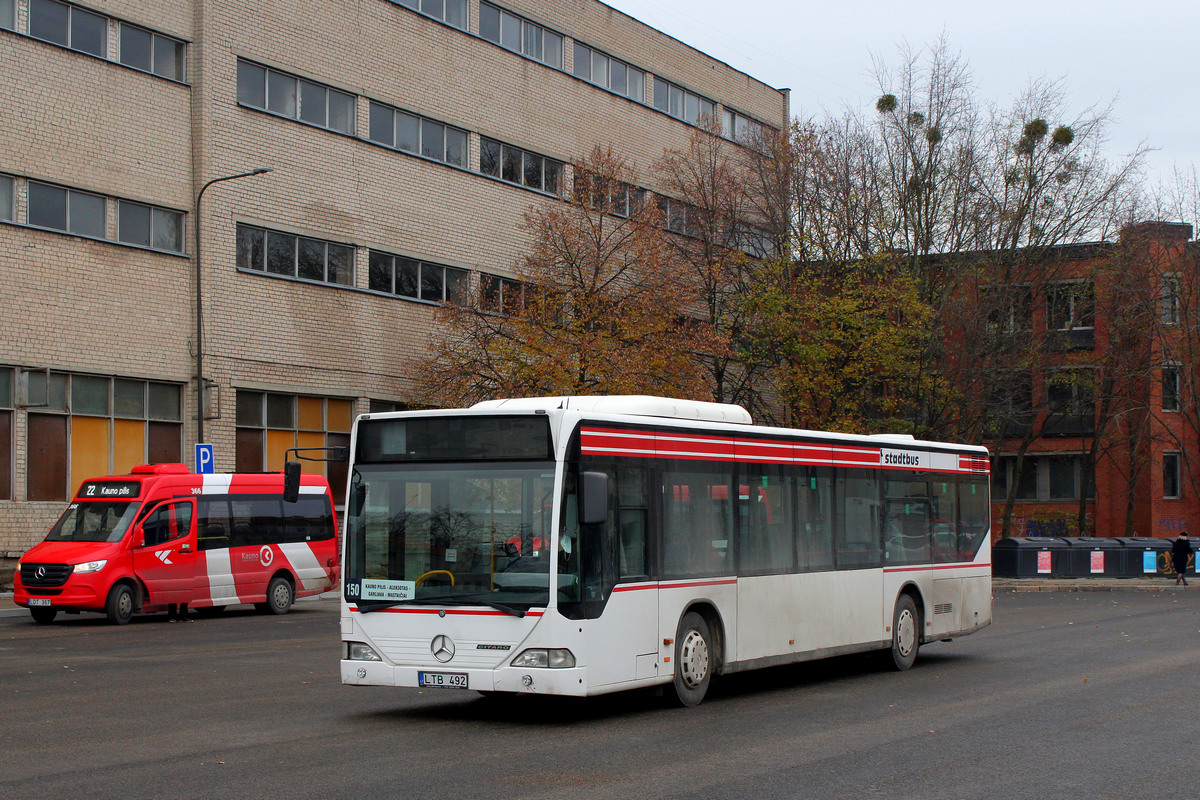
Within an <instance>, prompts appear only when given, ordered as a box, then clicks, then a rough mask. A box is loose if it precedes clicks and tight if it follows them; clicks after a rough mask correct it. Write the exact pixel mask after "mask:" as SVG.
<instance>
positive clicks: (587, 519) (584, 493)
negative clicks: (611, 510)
mask: <svg viewBox="0 0 1200 800" xmlns="http://www.w3.org/2000/svg"><path fill="white" fill-rule="evenodd" d="M580 478H581V482H580V486H579V495H580V497H579V524H580V525H600V524H602V523H603V522H604V521H605V520H607V519H608V476H607V475H605V474H604V473H603V472H585V473H583V474H582V475H581V476H580Z"/></svg>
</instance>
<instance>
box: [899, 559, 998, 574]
mask: <svg viewBox="0 0 1200 800" xmlns="http://www.w3.org/2000/svg"><path fill="white" fill-rule="evenodd" d="M972 567H981V568H982V567H987V568H988V569H991V567H992V563H991V562H990V561H989V562H988V563H986V564H931V565H928V566H924V567H884V569H883V571H884V572H885V573H887V572H924V571H926V570H930V569H971V568H972Z"/></svg>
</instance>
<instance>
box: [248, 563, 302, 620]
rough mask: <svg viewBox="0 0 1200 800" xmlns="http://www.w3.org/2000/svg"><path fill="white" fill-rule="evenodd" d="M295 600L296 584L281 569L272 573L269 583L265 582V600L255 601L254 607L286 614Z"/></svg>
mask: <svg viewBox="0 0 1200 800" xmlns="http://www.w3.org/2000/svg"><path fill="white" fill-rule="evenodd" d="M295 600H296V584H295V583H294V582H293V580H292V576H291V575H290V574H289V573H288V572H287V571H285V570H281V571H279V572H276V573H275V574H274V575H272V576H271V581H270V583H268V584H267V599H266V601H265V602H262V603H255V604H254V607H255V608H256V609H258V610H259V611H261V612H264V613H266V612H270V613H272V614H286V613H288V611H290V610H291V608H292V603H293V602H295Z"/></svg>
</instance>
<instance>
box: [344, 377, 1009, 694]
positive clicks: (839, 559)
mask: <svg viewBox="0 0 1200 800" xmlns="http://www.w3.org/2000/svg"><path fill="white" fill-rule="evenodd" d="M988 471H989V470H988V454H987V451H986V450H985V449H983V448H981V447H973V446H967V445H952V444H942V443H937V442H925V441H917V440H915V439H913V438H912V437H907V436H851V435H843V434H831V433H816V432H809V431H795V430H785V429H779V428H767V427H758V426H754V425H752V424H751V420H750V417H749V415H748V414H747V413H746V412H745V411H744V410H743V409H741V408H740V407H738V406H729V405H720V404H715V403H698V402H685V401H676V400H667V399H663V398H655V397H571V398H532V399H520V400H498V401H492V402H487V403H481V404H479V405H477V406H474V407H473V408H470V409H462V410H452V411H417V412H401V413H385V414H369V415H365V416H362V417H360V418H359V419H358V420H357V421H356V423H355V426H354V432H353V436H352V443H351V465H350V476H351V477H350V486H349V488H348V498H347V508H346V525H345V536H344V545H343V547H344V553H343V562H342V563H343V574H344V576H345V581H344V586H345V589H344V598H343V602H342V613H341V627H342V639H343V653H342V662H341V673H342V682H343V683H346V684H352V685H356V686H365V685H374V686H408V687H444V688H447V689H469V690H475V691H479V692H483V693H493V692H513V693H537V694H561V695H597V694H604V693H606V692H613V691H618V690H622V689H631V688H634V687H640V686H654V685H663V686H665V687H666V689H667V691H668V693H669V695H670V696H671V697H673V698H675V699H677V700H678V701H679V702H680V703H682V704H684V705H695V704H697V703H699V702H700V701H701V699H703V697H704V695H705V692H706V691H707V689H708V686H709V682H710V680H711V678H712V677H713V676H714V675H719V674H727V673H731V672H737V671H740V670H745V669H752V668H755V667H763V666H769V665H776V664H786V663H791V662H796V661H804V660H808V659H814V658H822V657H826V656H832V655H836V654H842V653H852V652H858V651H867V650H874V649H878V650H888V649H890V652H891V659H892V661H893V662H894V663H895V666H896V667H897V668H899V669H907V668H908V667H909V666H911V665H912V663H913V661H914V660H915V658H916V656H917V650H918V648H919V646H920V645H921V644H923V643H926V642H931V641H935V640H945V639H950V638H951V637H956V636H962V635H964V634H968V633H971V632H973V631H977V630H979V629H980V628H982V627H984V626H985V625H987V624H989V623H990V621H991V555H990V552H991V551H990V543H989V508H988Z"/></svg>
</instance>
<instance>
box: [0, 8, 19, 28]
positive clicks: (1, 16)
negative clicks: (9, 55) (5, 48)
mask: <svg viewBox="0 0 1200 800" xmlns="http://www.w3.org/2000/svg"><path fill="white" fill-rule="evenodd" d="M16 23H17V2H16V0H0V28H2V29H4V30H6V31H13V30H16V29H17V24H16Z"/></svg>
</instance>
